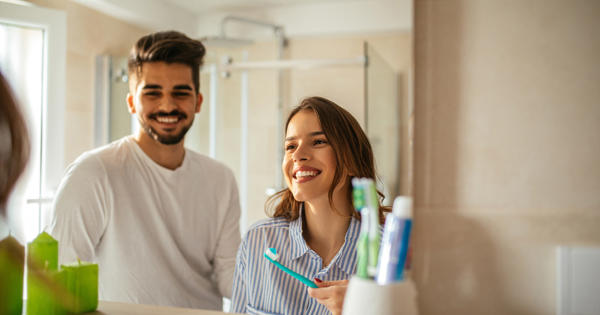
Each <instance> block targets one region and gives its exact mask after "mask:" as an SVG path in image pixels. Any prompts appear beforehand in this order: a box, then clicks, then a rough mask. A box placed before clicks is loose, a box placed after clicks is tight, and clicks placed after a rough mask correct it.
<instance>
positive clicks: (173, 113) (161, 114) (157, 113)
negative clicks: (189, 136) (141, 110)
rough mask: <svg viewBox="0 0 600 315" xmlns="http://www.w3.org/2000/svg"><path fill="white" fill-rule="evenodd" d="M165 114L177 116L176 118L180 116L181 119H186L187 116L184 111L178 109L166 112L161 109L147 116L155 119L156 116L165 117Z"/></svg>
mask: <svg viewBox="0 0 600 315" xmlns="http://www.w3.org/2000/svg"><path fill="white" fill-rule="evenodd" d="M165 116H177V117H178V118H181V119H186V118H187V115H186V113H184V112H180V111H178V110H172V111H170V112H168V113H167V112H163V111H161V112H156V113H152V114H149V115H148V118H150V119H156V118H157V117H165Z"/></svg>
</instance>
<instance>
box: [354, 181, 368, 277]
mask: <svg viewBox="0 0 600 315" xmlns="http://www.w3.org/2000/svg"><path fill="white" fill-rule="evenodd" d="M352 187H353V189H352V196H353V203H354V209H356V211H358V212H360V218H361V221H362V222H361V224H360V234H359V236H358V243H357V245H356V250H357V262H356V273H357V275H358V276H359V277H361V278H365V279H368V278H369V274H368V272H367V268H368V265H369V209H368V208H367V207H366V206H365V193H364V190H363V187H362V181H361V180H360V179H358V178H357V177H355V178H353V179H352Z"/></svg>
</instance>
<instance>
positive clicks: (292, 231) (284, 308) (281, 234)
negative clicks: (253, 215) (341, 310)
mask: <svg viewBox="0 0 600 315" xmlns="http://www.w3.org/2000/svg"><path fill="white" fill-rule="evenodd" d="M300 213H301V216H300V217H299V218H298V219H296V220H294V221H288V220H286V219H284V218H273V219H266V220H262V221H259V222H258V223H256V224H254V225H252V226H251V227H250V229H249V230H248V232H247V233H246V235H245V236H244V239H243V240H242V243H241V244H240V247H239V250H238V253H237V261H236V266H235V273H234V276H233V277H234V278H233V293H232V298H231V311H232V312H235V313H249V314H329V311H328V310H327V308H326V307H325V306H324V305H322V304H320V303H319V302H317V300H316V299H313V298H312V297H310V296H309V295H308V290H307V289H308V287H307V286H305V285H304V284H302V283H301V282H300V281H298V280H296V279H295V278H294V277H292V276H290V275H288V274H287V273H285V272H283V271H282V270H280V269H279V268H277V267H276V266H275V265H274V264H272V263H271V262H269V261H268V260H267V259H266V258H265V257H264V256H263V254H264V252H265V250H266V249H267V248H269V247H273V248H275V249H276V250H277V253H278V255H279V259H278V261H279V262H281V263H282V264H283V265H284V266H286V267H288V268H290V269H292V270H294V271H295V272H297V273H299V274H301V275H304V276H305V277H307V278H309V279H313V278H319V279H321V280H323V281H333V280H344V279H349V278H350V276H351V275H352V274H354V273H355V270H356V242H357V240H358V235H359V233H360V221H358V220H356V219H355V218H352V219H351V221H350V226H349V227H348V230H347V231H346V236H345V241H344V245H343V246H342V248H341V249H340V251H339V252H338V253H337V254H336V256H335V257H334V258H333V260H332V261H331V263H330V264H329V266H323V260H322V259H321V257H320V256H319V255H318V254H317V253H316V252H315V251H313V250H312V249H310V248H309V247H308V245H307V244H306V241H305V240H304V238H303V237H302V211H300Z"/></svg>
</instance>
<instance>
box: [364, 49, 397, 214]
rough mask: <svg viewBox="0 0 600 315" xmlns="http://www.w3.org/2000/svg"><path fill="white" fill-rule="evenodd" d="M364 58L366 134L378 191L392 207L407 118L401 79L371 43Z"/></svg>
mask: <svg viewBox="0 0 600 315" xmlns="http://www.w3.org/2000/svg"><path fill="white" fill-rule="evenodd" d="M365 55H366V56H367V66H366V67H365V122H366V132H367V136H368V137H369V140H370V142H371V146H372V147H373V154H374V155H375V164H376V165H375V167H376V172H377V175H378V176H379V178H380V180H381V182H380V183H379V186H378V188H379V190H380V191H382V192H383V193H384V195H385V200H384V204H386V205H391V203H392V202H393V198H394V197H395V196H396V195H398V194H400V183H399V179H400V178H401V177H400V165H401V161H400V158H401V156H402V154H401V143H402V139H403V136H402V134H401V124H402V121H403V119H404V117H403V115H402V113H401V111H400V108H401V106H400V104H399V100H400V95H399V94H400V93H399V77H398V74H396V72H394V70H393V69H392V67H391V66H390V65H389V64H387V62H386V61H385V60H384V59H383V58H382V57H381V56H380V55H379V53H378V52H377V51H376V50H375V49H373V47H372V46H371V45H369V44H368V43H365ZM381 185H383V187H382V186H381Z"/></svg>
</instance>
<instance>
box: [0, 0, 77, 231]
mask: <svg viewBox="0 0 600 315" xmlns="http://www.w3.org/2000/svg"><path fill="white" fill-rule="evenodd" d="M0 47H2V48H1V49H0V71H2V73H3V74H4V75H5V76H6V78H7V80H8V81H9V82H10V84H11V87H12V89H13V91H14V92H15V95H16V97H17V99H18V101H19V102H20V104H21V107H22V109H23V112H24V114H25V116H26V121H27V123H28V129H29V137H30V140H31V146H32V147H31V157H30V161H29V164H28V167H27V170H26V171H25V173H24V174H23V176H22V177H21V179H20V181H19V183H18V184H17V187H15V190H14V191H13V193H12V195H11V197H10V199H9V202H8V209H7V210H8V214H9V222H8V223H9V226H10V227H11V232H12V234H13V235H15V236H16V237H17V238H18V239H19V240H21V241H22V242H29V241H31V240H32V239H33V238H34V237H35V236H36V235H37V234H38V233H39V232H40V231H41V229H42V228H43V227H44V225H45V224H46V222H45V221H46V220H47V218H48V213H49V211H50V208H51V202H52V199H53V196H54V193H55V192H56V189H57V188H58V184H59V183H60V179H61V177H62V175H63V171H64V165H63V164H64V160H63V148H64V145H63V142H64V123H65V121H64V99H65V98H64V95H65V83H64V82H65V75H64V72H65V71H64V70H65V51H66V15H65V14H64V13H63V12H60V11H56V10H50V9H44V8H39V7H34V6H28V5H17V4H10V3H5V2H0ZM5 229H8V227H2V234H1V235H0V238H3V237H4V236H6V234H7V233H8V231H6V232H5V231H4V230H5Z"/></svg>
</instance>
